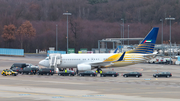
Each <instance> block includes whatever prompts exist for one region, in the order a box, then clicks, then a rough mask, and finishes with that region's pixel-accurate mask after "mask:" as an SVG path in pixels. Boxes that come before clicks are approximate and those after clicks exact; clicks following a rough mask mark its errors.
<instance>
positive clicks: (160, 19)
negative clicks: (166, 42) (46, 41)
mask: <svg viewBox="0 0 180 101" xmlns="http://www.w3.org/2000/svg"><path fill="white" fill-rule="evenodd" d="M160 21H161V22H162V35H161V44H163V19H160Z"/></svg>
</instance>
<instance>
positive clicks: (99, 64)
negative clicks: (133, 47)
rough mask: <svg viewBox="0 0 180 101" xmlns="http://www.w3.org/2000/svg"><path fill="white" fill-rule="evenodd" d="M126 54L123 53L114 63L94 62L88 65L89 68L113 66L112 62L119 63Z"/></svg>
mask: <svg viewBox="0 0 180 101" xmlns="http://www.w3.org/2000/svg"><path fill="white" fill-rule="evenodd" d="M125 53H126V52H124V53H123V54H122V55H121V57H120V58H119V59H118V60H116V61H107V62H94V63H89V64H90V65H91V66H107V65H111V64H113V63H114V62H119V61H122V60H123V59H124V55H125Z"/></svg>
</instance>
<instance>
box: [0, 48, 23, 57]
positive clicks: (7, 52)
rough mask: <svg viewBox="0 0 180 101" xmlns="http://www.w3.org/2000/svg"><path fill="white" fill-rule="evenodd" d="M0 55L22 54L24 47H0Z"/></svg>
mask: <svg viewBox="0 0 180 101" xmlns="http://www.w3.org/2000/svg"><path fill="white" fill-rule="evenodd" d="M0 55H11V56H24V49H10V48H0Z"/></svg>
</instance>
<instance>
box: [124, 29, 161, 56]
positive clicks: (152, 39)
mask: <svg viewBox="0 0 180 101" xmlns="http://www.w3.org/2000/svg"><path fill="white" fill-rule="evenodd" d="M158 30H159V28H158V27H154V28H152V30H151V31H150V32H149V33H148V35H147V36H146V37H145V38H144V39H143V41H142V42H141V43H140V44H139V45H138V47H136V49H133V50H130V51H127V53H141V54H149V53H153V51H154V46H155V43H156V38H157V34H158Z"/></svg>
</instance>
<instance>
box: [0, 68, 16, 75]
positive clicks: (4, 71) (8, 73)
mask: <svg viewBox="0 0 180 101" xmlns="http://www.w3.org/2000/svg"><path fill="white" fill-rule="evenodd" d="M1 74H2V75H3V76H7V75H12V76H16V75H18V73H17V72H14V71H12V70H8V69H6V70H3V71H2V72H1Z"/></svg>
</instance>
